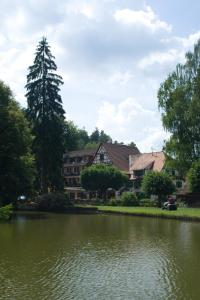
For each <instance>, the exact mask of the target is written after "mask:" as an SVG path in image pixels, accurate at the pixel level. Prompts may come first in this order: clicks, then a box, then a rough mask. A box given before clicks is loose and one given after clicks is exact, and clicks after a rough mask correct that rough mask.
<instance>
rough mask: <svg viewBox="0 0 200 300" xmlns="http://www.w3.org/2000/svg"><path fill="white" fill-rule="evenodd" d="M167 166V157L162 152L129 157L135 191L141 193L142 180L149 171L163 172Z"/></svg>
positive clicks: (131, 178)
mask: <svg viewBox="0 0 200 300" xmlns="http://www.w3.org/2000/svg"><path fill="white" fill-rule="evenodd" d="M164 165H165V155H164V153H163V152H162V151H161V152H151V153H142V154H138V155H130V156H129V171H130V180H132V181H133V186H134V190H135V191H136V192H139V191H140V189H141V183H142V179H143V177H144V175H145V173H146V172H148V171H150V170H151V171H158V172H161V171H162V170H163V168H164Z"/></svg>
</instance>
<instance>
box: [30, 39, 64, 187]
mask: <svg viewBox="0 0 200 300" xmlns="http://www.w3.org/2000/svg"><path fill="white" fill-rule="evenodd" d="M54 59H55V57H54V56H53V55H52V54H51V51H50V46H49V45H48V43H47V40H46V38H43V39H42V40H41V41H40V42H39V45H38V47H37V49H36V56H35V59H34V63H33V65H32V66H30V67H29V74H28V76H27V84H26V89H27V94H26V97H27V102H28V108H27V115H28V118H29V119H30V121H31V123H32V131H33V135H34V136H35V140H34V144H33V150H34V153H35V156H36V163H37V169H38V175H39V176H38V178H39V180H38V184H39V186H40V189H41V192H47V191H48V190H49V189H50V190H51V191H52V190H59V189H61V188H62V173H61V169H62V157H63V153H64V113H65V112H64V110H63V107H62V99H61V96H60V94H59V92H60V86H61V85H62V84H63V80H62V77H61V76H59V75H57V74H56V73H55V71H56V70H57V66H56V64H55V62H54Z"/></svg>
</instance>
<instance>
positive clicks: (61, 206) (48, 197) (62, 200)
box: [35, 192, 71, 212]
mask: <svg viewBox="0 0 200 300" xmlns="http://www.w3.org/2000/svg"><path fill="white" fill-rule="evenodd" d="M35 201H36V203H37V204H38V209H39V210H42V211H52V212H61V211H65V210H66V208H67V207H69V206H70V205H71V203H70V200H69V195H68V194H63V193H58V192H56V193H48V194H43V195H41V196H39V197H37V198H36V200H35Z"/></svg>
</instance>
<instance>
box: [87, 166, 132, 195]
mask: <svg viewBox="0 0 200 300" xmlns="http://www.w3.org/2000/svg"><path fill="white" fill-rule="evenodd" d="M127 181H128V178H127V176H126V175H124V174H123V173H122V172H121V171H119V170H118V169H116V168H115V167H113V166H107V165H104V164H99V165H92V166H90V167H88V168H86V169H84V170H83V171H82V172H81V183H82V186H83V188H85V189H86V190H90V191H100V192H102V193H103V196H104V198H106V190H107V189H108V188H113V189H116V190H117V189H119V188H121V187H122V186H124V185H125V184H126V183H127Z"/></svg>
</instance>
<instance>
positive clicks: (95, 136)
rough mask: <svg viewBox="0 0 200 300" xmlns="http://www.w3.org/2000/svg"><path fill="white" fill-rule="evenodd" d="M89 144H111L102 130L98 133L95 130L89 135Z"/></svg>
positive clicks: (97, 130)
mask: <svg viewBox="0 0 200 300" xmlns="http://www.w3.org/2000/svg"><path fill="white" fill-rule="evenodd" d="M90 142H91V143H96V144H98V143H108V142H112V139H111V137H110V136H109V135H107V134H106V133H105V132H104V131H103V130H101V131H99V129H98V128H95V130H94V131H93V132H92V133H91V135H90Z"/></svg>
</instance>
